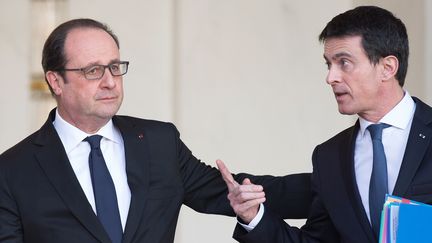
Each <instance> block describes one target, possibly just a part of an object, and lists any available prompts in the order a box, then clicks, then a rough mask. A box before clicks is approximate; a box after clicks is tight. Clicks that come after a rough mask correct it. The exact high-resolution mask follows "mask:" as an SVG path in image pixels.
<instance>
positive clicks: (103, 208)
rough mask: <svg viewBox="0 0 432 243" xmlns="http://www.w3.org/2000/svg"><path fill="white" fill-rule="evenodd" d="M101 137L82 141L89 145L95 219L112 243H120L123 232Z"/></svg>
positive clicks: (94, 136) (97, 136) (92, 137)
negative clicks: (101, 144)
mask: <svg viewBox="0 0 432 243" xmlns="http://www.w3.org/2000/svg"><path fill="white" fill-rule="evenodd" d="M101 139H102V136H100V135H93V136H90V137H87V138H86V139H84V140H85V141H87V142H88V143H89V144H90V147H91V151H90V155H89V167H90V175H91V179H92V184H93V193H94V197H95V203H96V212H97V217H98V218H99V220H100V222H101V223H102V225H103V227H104V228H105V231H106V232H107V233H108V235H109V237H110V239H111V241H112V242H113V243H121V241H122V237H123V230H122V225H121V220H120V213H119V209H118V205H117V196H116V192H115V187H114V183H113V180H112V178H111V175H110V173H109V171H108V168H107V166H106V164H105V160H104V157H103V155H102V151H101V149H100V141H101Z"/></svg>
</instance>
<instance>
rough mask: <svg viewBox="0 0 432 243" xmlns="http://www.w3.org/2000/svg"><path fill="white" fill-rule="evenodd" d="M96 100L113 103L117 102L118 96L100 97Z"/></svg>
mask: <svg viewBox="0 0 432 243" xmlns="http://www.w3.org/2000/svg"><path fill="white" fill-rule="evenodd" d="M96 100H98V101H113V100H117V97H116V96H109V97H100V98H97V99H96Z"/></svg>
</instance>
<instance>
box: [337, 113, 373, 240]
mask: <svg viewBox="0 0 432 243" xmlns="http://www.w3.org/2000/svg"><path fill="white" fill-rule="evenodd" d="M358 131H359V122H358V121H357V122H356V124H355V125H354V126H353V127H352V129H351V130H350V132H349V136H347V140H346V141H344V143H342V147H341V148H340V150H339V151H340V154H341V155H340V156H341V159H340V162H341V168H342V174H343V175H342V176H343V177H344V182H345V183H344V184H345V185H346V191H347V195H348V197H349V200H350V204H351V205H352V207H353V208H354V212H355V214H356V216H357V219H358V220H359V222H360V225H361V228H362V229H363V232H364V233H365V235H367V238H368V239H369V242H376V240H375V237H374V234H373V232H372V228H371V226H370V223H369V219H368V217H367V215H366V212H365V210H364V207H363V203H362V201H361V197H360V193H359V191H358V187H357V183H356V177H355V169H354V150H355V141H356V137H357V133H358Z"/></svg>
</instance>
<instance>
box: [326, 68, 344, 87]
mask: <svg viewBox="0 0 432 243" xmlns="http://www.w3.org/2000/svg"><path fill="white" fill-rule="evenodd" d="M340 81H341V73H340V71H338V70H336V68H333V67H331V68H329V70H328V73H327V77H326V83H327V84H329V85H332V84H334V83H337V82H340Z"/></svg>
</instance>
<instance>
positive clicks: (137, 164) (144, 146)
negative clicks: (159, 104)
mask: <svg viewBox="0 0 432 243" xmlns="http://www.w3.org/2000/svg"><path fill="white" fill-rule="evenodd" d="M113 122H114V124H115V126H116V127H118V128H119V129H120V132H121V134H122V137H123V141H124V147H125V156H126V174H127V180H128V184H129V188H130V190H131V203H130V207H129V213H128V217H127V222H126V228H125V231H124V236H123V242H124V243H128V242H131V241H132V239H133V236H134V234H135V232H136V231H137V228H138V226H139V225H140V224H142V223H141V222H140V221H141V218H142V217H143V211H144V208H145V205H146V203H147V199H146V195H147V194H148V188H149V178H150V176H149V168H148V167H149V162H150V156H149V147H148V141H147V138H146V134H145V131H142V130H139V129H137V128H136V127H135V126H134V125H133V124H131V123H130V120H126V119H125V118H124V117H118V116H115V117H114V118H113Z"/></svg>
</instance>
